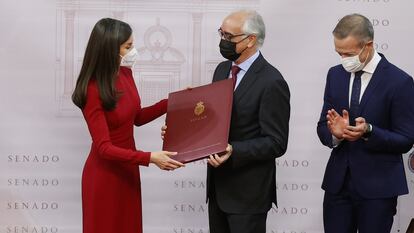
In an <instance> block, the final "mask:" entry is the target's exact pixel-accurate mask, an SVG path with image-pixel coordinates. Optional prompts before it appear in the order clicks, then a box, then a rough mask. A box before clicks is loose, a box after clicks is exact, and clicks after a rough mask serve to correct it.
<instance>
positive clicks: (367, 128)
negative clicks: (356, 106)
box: [362, 123, 372, 139]
mask: <svg viewBox="0 0 414 233" xmlns="http://www.w3.org/2000/svg"><path fill="white" fill-rule="evenodd" d="M371 134H372V125H371V124H369V123H365V131H364V134H363V135H362V138H365V139H368V138H369V137H370V136H371Z"/></svg>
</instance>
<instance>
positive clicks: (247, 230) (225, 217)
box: [208, 195, 267, 233]
mask: <svg viewBox="0 0 414 233" xmlns="http://www.w3.org/2000/svg"><path fill="white" fill-rule="evenodd" d="M212 196H213V195H212ZM266 218H267V213H263V214H229V213H225V212H223V211H222V210H221V209H220V207H219V206H218V205H217V202H216V200H215V198H210V199H209V201H208V219H209V226H210V233H265V232H266Z"/></svg>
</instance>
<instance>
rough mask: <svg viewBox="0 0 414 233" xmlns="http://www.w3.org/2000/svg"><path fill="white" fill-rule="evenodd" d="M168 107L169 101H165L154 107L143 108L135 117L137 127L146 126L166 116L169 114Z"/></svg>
mask: <svg viewBox="0 0 414 233" xmlns="http://www.w3.org/2000/svg"><path fill="white" fill-rule="evenodd" d="M167 105H168V100H167V99H164V100H161V101H160V102H158V103H156V104H154V105H152V106H149V107H145V108H142V109H141V110H139V111H138V114H137V116H136V117H135V125H136V126H140V125H144V124H146V123H148V122H151V121H153V120H155V119H157V118H158V117H160V116H162V115H164V114H165V113H166V112H167Z"/></svg>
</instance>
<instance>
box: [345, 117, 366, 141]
mask: <svg viewBox="0 0 414 233" xmlns="http://www.w3.org/2000/svg"><path fill="white" fill-rule="evenodd" d="M367 129H368V124H367V123H366V121H365V119H364V118H363V117H358V118H356V119H355V126H350V125H349V126H347V127H346V129H345V130H344V135H343V138H344V139H345V140H348V141H351V142H353V141H356V140H358V139H360V138H361V137H362V135H364V133H365V132H367Z"/></svg>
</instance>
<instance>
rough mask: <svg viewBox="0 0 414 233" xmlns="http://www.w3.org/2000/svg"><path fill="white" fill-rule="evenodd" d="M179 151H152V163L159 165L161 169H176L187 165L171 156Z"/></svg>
mask: <svg viewBox="0 0 414 233" xmlns="http://www.w3.org/2000/svg"><path fill="white" fill-rule="evenodd" d="M176 154H177V152H169V151H159V152H151V158H150V163H153V164H155V165H157V167H159V168H160V169H161V170H167V171H172V170H174V169H177V168H180V167H185V165H184V164H183V163H180V162H178V161H176V160H174V159H172V158H170V156H173V155H176Z"/></svg>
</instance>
